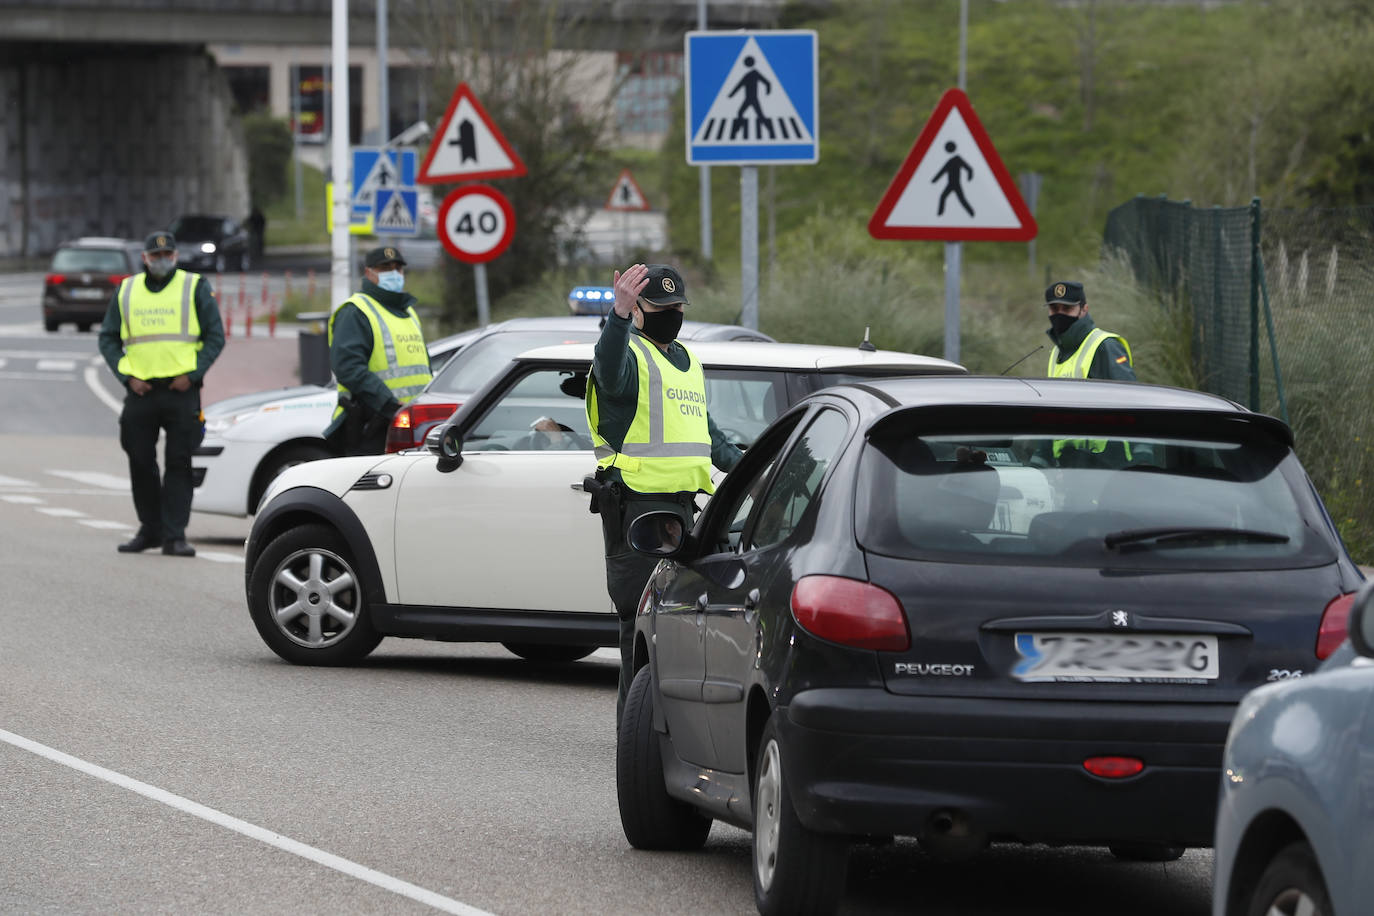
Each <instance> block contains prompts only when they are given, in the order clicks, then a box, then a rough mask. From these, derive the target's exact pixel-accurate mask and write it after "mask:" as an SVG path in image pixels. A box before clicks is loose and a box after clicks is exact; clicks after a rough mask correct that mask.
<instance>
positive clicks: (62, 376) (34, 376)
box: [0, 372, 76, 382]
mask: <svg viewBox="0 0 1374 916" xmlns="http://www.w3.org/2000/svg"><path fill="white" fill-rule="evenodd" d="M0 379H4V380H5V381H7V382H74V381H76V376H75V375H68V374H66V373H65V372H0Z"/></svg>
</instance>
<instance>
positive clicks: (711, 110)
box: [684, 29, 820, 165]
mask: <svg viewBox="0 0 1374 916" xmlns="http://www.w3.org/2000/svg"><path fill="white" fill-rule="evenodd" d="M816 47H817V42H816V32H815V31H813V30H810V29H783V30H772V31H761V32H688V33H687V37H686V38H685V39H684V65H685V67H686V71H687V162H688V164H689V165H780V164H791V165H802V164H808V163H812V162H816V161H817V160H818V159H819V158H820V137H819V136H818V134H819V131H820V93H819V86H818V76H817V68H816V59H817V51H816Z"/></svg>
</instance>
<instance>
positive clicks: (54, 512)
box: [38, 506, 86, 518]
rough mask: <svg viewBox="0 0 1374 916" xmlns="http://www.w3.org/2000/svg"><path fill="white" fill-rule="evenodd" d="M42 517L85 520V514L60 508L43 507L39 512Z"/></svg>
mask: <svg viewBox="0 0 1374 916" xmlns="http://www.w3.org/2000/svg"><path fill="white" fill-rule="evenodd" d="M38 511H39V512H42V513H43V514H44V515H51V516H53V517H55V518H85V517H86V513H85V512H78V511H77V510H76V509H64V508H63V507H61V506H43V507H41V508H40V509H39V510H38Z"/></svg>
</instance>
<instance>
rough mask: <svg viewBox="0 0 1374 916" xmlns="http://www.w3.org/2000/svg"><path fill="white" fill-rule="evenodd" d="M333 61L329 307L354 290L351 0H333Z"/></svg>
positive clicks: (331, 58)
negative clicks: (350, 168)
mask: <svg viewBox="0 0 1374 916" xmlns="http://www.w3.org/2000/svg"><path fill="white" fill-rule="evenodd" d="M332 39H333V40H332V47H331V56H330V60H331V62H332V70H333V83H334V85H333V86H332V89H333V92H332V101H333V107H332V113H333V117H332V118H331V121H332V122H333V133H332V136H331V137H330V143H331V152H332V156H331V160H330V162H331V169H330V172H331V179H332V181H333V183H334V199H333V201H332V204H333V208H334V229H333V231H332V232H331V233H330V237H329V253H330V259H329V295H330V307H331V308H332V307H333V306H335V305H338V304H339V303H340V302H343V301H344V300H345V299H347V298H348V293H349V289H350V288H351V287H352V285H353V283H352V273H353V270H352V265H351V264H349V263H348V247H349V246H348V239H349V235H348V224H349V222H350V220H349V209H350V206H349V205H350V203H351V201H350V197H351V194H350V193H349V192H350V190H351V189H352V187H353V179H352V176H350V175H349V174H348V140H349V135H348V134H349V131H348V0H334V2H333V29H332Z"/></svg>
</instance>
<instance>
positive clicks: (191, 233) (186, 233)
mask: <svg viewBox="0 0 1374 916" xmlns="http://www.w3.org/2000/svg"><path fill="white" fill-rule="evenodd" d="M221 223H222V220H220V218H219V217H217V216H182V217H179V218H177V219H175V220H173V221H172V225H171V226H170V227H169V228H170V229H171V232H172V235H175V236H176V237H177V238H178V239H209V238H214V237H215V236H216V235H218V234H219V227H220V225H221Z"/></svg>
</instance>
